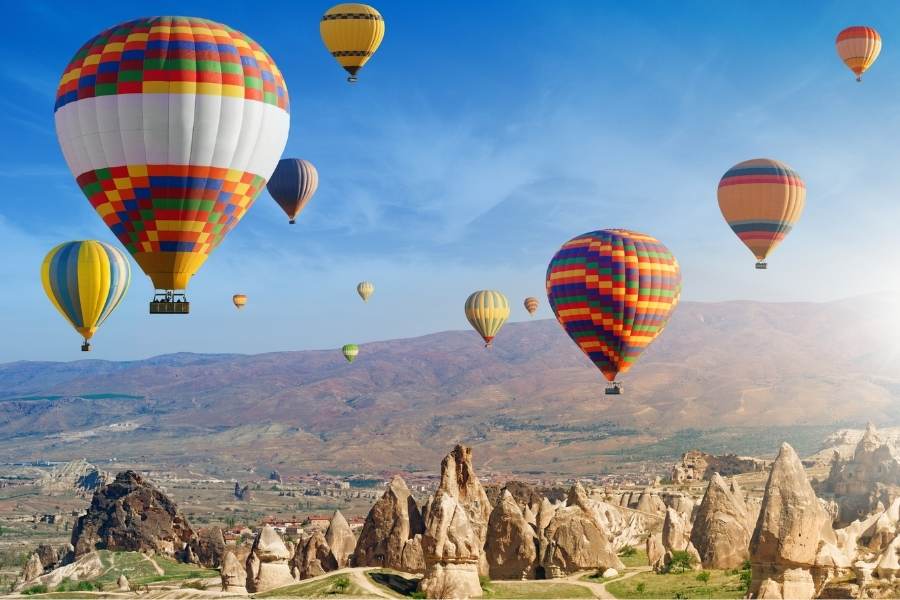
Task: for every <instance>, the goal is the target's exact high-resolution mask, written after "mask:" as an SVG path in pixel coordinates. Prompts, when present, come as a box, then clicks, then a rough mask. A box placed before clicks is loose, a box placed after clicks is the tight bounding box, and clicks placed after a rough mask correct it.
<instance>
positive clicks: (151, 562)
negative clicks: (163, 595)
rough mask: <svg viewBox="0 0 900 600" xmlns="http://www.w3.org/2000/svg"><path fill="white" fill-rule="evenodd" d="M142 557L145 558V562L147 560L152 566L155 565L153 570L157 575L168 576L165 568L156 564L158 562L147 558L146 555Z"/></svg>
mask: <svg viewBox="0 0 900 600" xmlns="http://www.w3.org/2000/svg"><path fill="white" fill-rule="evenodd" d="M141 556H143V557H144V560H146V561H147V562H149V563H150V564H151V565H153V568H154V569H155V570H156V574H157V575H165V574H166V572H165V571H164V570H163V568H162V567H160V566H159V565H158V564H156V561H155V560H153V559H152V558H151V557H149V556H147V555H146V554H141Z"/></svg>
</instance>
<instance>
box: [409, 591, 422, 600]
mask: <svg viewBox="0 0 900 600" xmlns="http://www.w3.org/2000/svg"><path fill="white" fill-rule="evenodd" d="M409 597H410V598H412V599H413V600H424V598H425V592H422V591H420V590H416V591H415V592H413V593H412V594H410V595H409Z"/></svg>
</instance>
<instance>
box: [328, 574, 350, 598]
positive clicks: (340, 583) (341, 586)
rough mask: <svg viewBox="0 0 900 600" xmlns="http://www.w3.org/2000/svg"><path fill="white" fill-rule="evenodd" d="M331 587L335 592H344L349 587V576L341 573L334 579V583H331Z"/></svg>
mask: <svg viewBox="0 0 900 600" xmlns="http://www.w3.org/2000/svg"><path fill="white" fill-rule="evenodd" d="M331 587H332V588H333V589H334V591H335V593H337V594H345V593H346V592H347V590H348V589H349V588H350V578H349V577H345V576H343V575H342V576H340V577H338V578H337V579H335V580H334V583H333V584H331Z"/></svg>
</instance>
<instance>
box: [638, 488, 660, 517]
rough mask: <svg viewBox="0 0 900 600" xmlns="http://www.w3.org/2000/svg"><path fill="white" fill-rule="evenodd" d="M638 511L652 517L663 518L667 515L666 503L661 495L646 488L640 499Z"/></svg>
mask: <svg viewBox="0 0 900 600" xmlns="http://www.w3.org/2000/svg"><path fill="white" fill-rule="evenodd" d="M637 510H639V511H641V512H644V513H648V514H651V515H659V516H662V515H664V514H665V513H666V503H665V502H663V501H662V498H660V497H659V494H658V493H657V492H655V491H654V490H652V489H650V488H646V489H645V490H644V491H643V492H641V495H640V496H639V497H638V503H637Z"/></svg>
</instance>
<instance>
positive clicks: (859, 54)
mask: <svg viewBox="0 0 900 600" xmlns="http://www.w3.org/2000/svg"><path fill="white" fill-rule="evenodd" d="M834 45H835V48H837V53H838V56H840V57H841V60H842V61H844V64H845V65H847V68H848V69H850V70H851V71H853V73H854V75H856V80H857V81H862V76H863V73H865V72H866V71H867V70H868V69H869V67H871V66H872V64H873V63H874V62H875V60H876V59H877V58H878V55H879V54H881V36H880V35H879V34H878V32H877V31H875V30H874V29H873V28H871V27H865V26H854V27H848V28H846V29H844V30H843V31H841V32H840V33H839V34H838V36H837V39H836V40H835V42H834Z"/></svg>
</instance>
